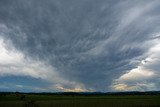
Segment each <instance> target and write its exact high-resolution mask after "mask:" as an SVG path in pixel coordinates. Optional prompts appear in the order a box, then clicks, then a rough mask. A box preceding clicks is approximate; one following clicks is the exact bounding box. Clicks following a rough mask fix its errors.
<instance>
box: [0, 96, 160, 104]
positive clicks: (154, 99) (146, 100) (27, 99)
mask: <svg viewBox="0 0 160 107" xmlns="http://www.w3.org/2000/svg"><path fill="white" fill-rule="evenodd" d="M0 107H160V95H98V96H96V95H93V96H83V95H81V96H73V95H32V94H31V95H30V94H29V95H28V94H23V95H22V94H20V95H17V94H7V95H0Z"/></svg>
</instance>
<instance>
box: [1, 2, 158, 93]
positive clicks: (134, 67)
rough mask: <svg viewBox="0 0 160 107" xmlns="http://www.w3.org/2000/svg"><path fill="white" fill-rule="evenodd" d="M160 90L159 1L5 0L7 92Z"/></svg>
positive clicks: (3, 47)
mask: <svg viewBox="0 0 160 107" xmlns="http://www.w3.org/2000/svg"><path fill="white" fill-rule="evenodd" d="M159 89H160V2H159V0H0V91H25V92H28V91H32V92H44V91H47V92H48V91H49V92H57V91H67V92H68V91H69V92H70V91H74V92H81V91H86V92H87V91H89V92H90V91H102V92H108V91H151V90H159Z"/></svg>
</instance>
